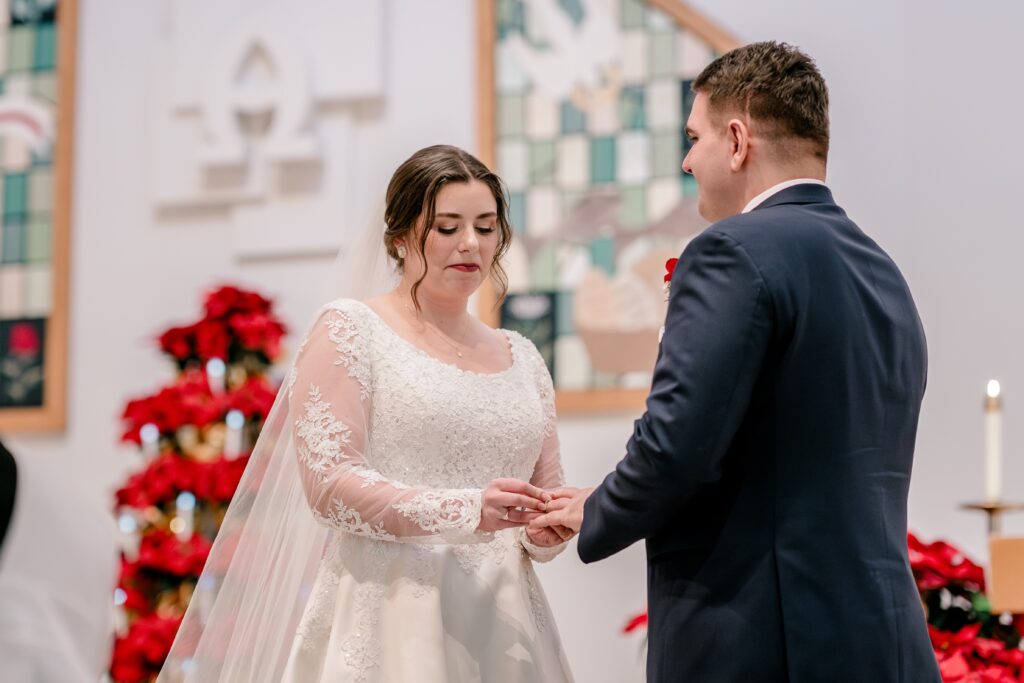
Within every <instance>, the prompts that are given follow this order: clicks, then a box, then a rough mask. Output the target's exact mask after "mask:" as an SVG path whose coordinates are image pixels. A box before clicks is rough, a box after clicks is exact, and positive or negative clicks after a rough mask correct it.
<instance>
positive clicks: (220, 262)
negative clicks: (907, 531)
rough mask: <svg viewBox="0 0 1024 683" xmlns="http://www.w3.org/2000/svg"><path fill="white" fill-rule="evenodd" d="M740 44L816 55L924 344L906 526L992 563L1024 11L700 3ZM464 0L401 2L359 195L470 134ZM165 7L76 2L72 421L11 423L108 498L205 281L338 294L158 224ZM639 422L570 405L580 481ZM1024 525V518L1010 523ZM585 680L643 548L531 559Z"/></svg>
mask: <svg viewBox="0 0 1024 683" xmlns="http://www.w3.org/2000/svg"><path fill="white" fill-rule="evenodd" d="M693 4H695V5H696V6H698V7H700V8H702V9H704V10H705V11H706V12H707V13H708V14H709V15H710V16H712V17H714V18H716V19H718V20H720V22H721V23H722V24H723V25H725V26H727V27H729V28H730V29H731V30H732V31H733V32H734V33H735V34H736V35H737V36H739V37H741V38H742V39H745V40H758V39H767V38H775V39H782V40H787V41H789V42H792V43H794V44H797V45H800V46H802V47H804V48H805V49H806V50H808V51H809V52H810V53H811V54H812V55H813V56H815V57H816V58H817V59H818V61H819V64H820V66H821V68H822V70H823V72H824V73H825V76H826V78H827V79H828V81H829V84H830V88H831V93H832V125H833V146H832V162H831V167H830V184H831V185H832V187H833V189H834V191H835V194H836V196H837V199H838V200H839V202H840V203H841V204H842V205H843V206H845V207H846V208H847V210H848V211H849V213H850V214H851V215H852V216H853V218H854V219H855V220H857V221H859V222H860V223H861V225H862V227H864V228H865V230H867V231H868V232H869V233H870V234H871V235H873V236H875V237H876V238H877V239H878V241H879V242H880V243H881V244H882V245H883V246H884V247H885V248H887V249H888V250H889V251H890V252H891V253H892V255H893V256H894V258H895V259H896V261H897V263H899V264H900V266H901V267H902V268H903V270H904V272H905V273H906V275H907V277H908V279H909V281H910V283H911V286H912V288H913V291H914V293H915V296H916V298H917V301H918V304H919V306H920V309H921V313H922V317H923V318H924V322H925V327H926V331H927V333H928V337H929V344H930V351H931V372H930V382H929V390H928V397H927V401H926V406H925V412H924V415H923V419H922V424H921V430H920V439H919V448H918V457H917V465H916V470H915V477H914V482H913V493H912V499H911V526H912V527H913V528H915V529H918V530H920V531H921V532H922V534H923V535H924V536H926V537H932V536H937V535H942V536H945V537H948V538H950V539H951V540H953V541H955V542H959V543H962V544H964V545H965V546H966V547H967V548H969V549H970V550H971V551H972V552H974V554H975V555H977V556H979V557H982V558H983V557H984V536H983V533H982V521H981V520H980V519H978V518H977V517H975V516H973V515H969V514H966V513H962V512H959V511H958V510H957V509H956V505H957V503H959V502H961V501H964V500H968V499H975V498H977V497H979V495H980V493H981V488H982V482H981V464H980V449H981V413H980V403H981V394H982V391H983V389H984V386H985V381H986V380H987V379H989V377H991V376H995V377H998V378H1000V379H1001V380H1003V383H1004V387H1005V389H1006V392H1007V403H1006V405H1007V416H1008V418H1009V419H1008V420H1007V429H1006V435H1005V441H1006V447H1007V448H1006V453H1007V460H1008V462H1007V468H1006V480H1007V486H1006V489H1007V495H1008V496H1010V497H1016V498H1017V499H1024V456H1022V455H1021V449H1022V448H1024V429H1022V428H1021V426H1020V422H1019V421H1018V420H1016V419H1015V418H1016V417H1017V416H1018V415H1021V411H1024V404H1022V402H1021V401H1020V400H1018V399H1017V398H1015V397H1017V396H1020V395H1022V394H1024V361H1022V360H1021V359H1020V357H1019V356H1020V349H1021V348H1022V344H1021V337H1022V332H1024V329H1022V328H1024V323H1022V322H1021V317H1020V315H1019V311H1020V306H1019V304H1018V302H1017V298H1018V296H1019V295H1020V294H1021V293H1022V292H1024V269H1022V268H1020V266H1019V264H1018V261H1019V254H1020V253H1021V247H1022V246H1024V237H1022V235H1021V232H1020V231H1019V229H1018V227H1019V226H1018V223H1019V221H1018V220H1017V216H1016V212H1015V211H1014V208H1015V207H1014V203H1015V201H1016V200H1017V196H1018V195H1019V191H1018V190H1017V185H1018V183H1019V182H1020V180H1021V174H1020V172H1019V170H1018V167H1017V165H1018V159H1019V158H1020V157H1021V152H1022V149H1021V146H1022V144H1024V143H1022V142H1021V140H1020V137H1019V135H1018V134H1017V128H1018V127H1019V123H1018V122H1019V121H1020V120H1021V119H1022V113H1024V111H1022V109H1024V95H1022V94H1021V92H1020V90H1019V88H1017V87H1016V86H1015V85H1014V84H1015V83H1016V82H1017V80H1018V78H1017V76H1018V74H1017V73H1016V68H1015V66H1016V65H1017V64H1019V61H1020V60H1019V56H1018V55H1017V53H1016V51H1015V49H1014V48H1015V46H1016V44H1017V35H1016V32H1017V30H1016V27H1018V26H1020V25H1021V23H1022V21H1021V20H1022V19H1024V7H1021V6H1019V5H1017V4H1016V3H1010V2H1008V1H1003V2H994V1H992V0H988V1H985V0H983V1H982V2H977V3H969V4H966V3H961V2H952V1H951V0H943V1H942V2H926V1H925V0H906V1H904V2H902V3H900V2H883V1H882V0H866V1H864V2H859V3H843V2H835V1H833V2H811V1H810V0H803V1H801V0H773V1H772V2H763V1H759V2H753V1H752V0H714V1H712V0H694V3H693ZM473 5H474V2H473V0H431V2H429V3H425V2H422V1H421V0H393V2H392V4H391V8H392V9H391V12H390V19H389V23H390V27H391V30H390V35H389V41H388V60H389V62H388V71H389V86H388V88H389V90H388V93H389V94H388V102H387V108H386V112H385V115H384V119H383V120H382V121H381V122H379V123H376V124H374V125H373V126H372V127H371V128H369V129H367V130H366V131H365V134H364V135H362V136H361V137H360V146H359V149H358V151H357V154H359V156H360V159H361V160H362V162H363V164H364V166H365V168H366V175H365V177H364V179H363V184H364V185H365V187H366V188H375V187H380V188H381V189H382V188H383V185H384V183H385V182H386V179H387V175H388V173H389V172H390V170H391V169H393V168H394V167H395V166H396V165H397V163H398V162H400V161H401V159H403V158H404V156H406V155H407V154H408V153H410V152H411V151H413V150H414V149H416V148H418V147H420V146H423V145H426V144H431V143H436V142H450V143H453V144H457V145H462V146H465V147H468V148H471V149H472V148H473V147H474V145H475V139H476V138H475V92H474V84H475V80H474V68H475V67H474V63H473V61H474V49H475V36H474V34H473V26H474V25H473V16H472V11H473ZM164 7H165V6H164V5H161V4H160V3H156V2H150V3H139V2H132V1H131V0H106V1H105V2H89V3H81V6H80V10H79V11H80V21H81V25H80V31H79V57H78V59H79V61H78V65H79V97H78V105H77V106H78V109H77V116H76V127H77V144H76V173H75V206H74V225H73V262H72V265H73V273H72V307H73V308H72V321H71V340H70V341H71V343H70V349H71V358H70V377H69V381H70V398H69V409H70V410H69V425H68V429H67V432H66V433H65V434H64V435H63V436H61V437H34V438H29V437H18V438H9V439H8V441H9V442H10V445H11V446H12V448H14V449H15V450H17V451H19V452H21V453H22V454H23V455H28V456H30V457H38V458H49V459H53V460H55V461H56V462H58V463H59V464H60V467H61V468H62V469H63V471H64V472H66V473H67V476H68V477H69V478H74V479H75V480H77V481H80V482H81V486H82V488H83V489H84V490H86V491H87V492H88V493H89V494H91V495H93V496H95V497H96V498H97V499H102V500H107V499H108V497H109V494H110V491H111V489H112V487H113V486H115V485H116V484H117V483H118V482H119V481H120V480H121V478H122V477H123V476H124V474H125V472H126V471H127V470H128V469H130V468H133V467H135V466H137V464H138V461H137V460H136V459H135V457H136V456H135V455H134V453H133V451H132V450H131V449H125V448H122V447H119V446H118V445H117V436H118V423H117V418H118V414H119V411H120V409H121V408H122V406H123V404H124V401H125V400H126V399H127V398H129V397H131V396H133V395H138V394H143V393H146V392H149V391H150V390H152V389H154V388H156V387H158V386H159V385H160V384H161V383H162V382H164V381H165V380H166V379H168V378H169V377H170V373H171V369H170V367H169V366H168V365H166V364H165V362H164V361H163V360H162V359H161V358H160V356H159V354H158V352H157V351H156V350H155V347H154V345H153V343H152V342H151V338H152V335H153V334H154V333H155V332H157V331H159V330H161V329H162V328H163V327H165V326H166V325H168V324H169V323H173V322H176V321H178V322H183V321H188V320H190V319H191V318H192V317H194V316H195V315H196V314H197V312H198V305H199V304H198V301H199V296H200V292H201V290H202V289H203V288H205V287H207V286H209V285H211V284H213V283H215V282H219V281H223V280H231V281H236V282H241V283H243V284H249V285H252V286H255V287H258V288H259V289H260V290H262V291H265V292H269V293H271V294H273V295H275V296H277V298H278V301H279V303H280V305H281V310H282V311H283V313H284V315H285V317H286V318H287V320H288V321H289V322H290V323H291V324H292V326H293V328H300V327H302V326H303V325H304V324H305V321H306V319H307V318H308V317H309V315H310V314H311V313H312V311H313V310H314V309H315V307H316V306H317V305H318V303H319V302H320V300H321V299H322V298H323V297H324V294H323V292H325V291H326V289H325V288H326V283H325V282H324V280H325V277H326V274H327V273H328V271H329V269H330V266H331V261H330V260H329V259H323V260H319V261H292V262H284V263H247V264H240V263H238V262H236V261H235V260H234V259H233V257H232V256H231V250H230V244H229V242H230V239H229V234H228V230H227V229H226V228H225V227H224V226H223V225H219V224H216V223H209V224H195V223H192V224H190V223H186V222H177V223H171V222H160V221H158V220H157V218H156V216H155V213H154V211H153V209H152V207H151V206H150V205H149V203H148V199H147V198H148V196H149V188H148V187H147V182H148V175H147V172H146V168H147V161H148V160H147V158H146V149H147V144H146V137H147V136H148V135H152V134H154V131H153V130H152V127H151V124H150V121H149V118H148V117H147V97H148V96H149V95H147V93H151V92H152V88H155V87H159V84H158V83H153V82H151V80H150V76H151V73H152V71H151V67H152V62H153V59H154V55H153V49H152V46H153V45H154V44H155V43H156V41H157V39H158V38H159V36H160V34H161V31H162V30H164V28H165V27H164V24H163V21H164V17H165V15H164V10H163V8H164ZM631 417H632V416H619V417H604V418H588V419H569V418H565V419H563V420H562V421H561V423H560V433H561V436H562V442H563V451H564V453H565V461H566V463H565V465H566V472H567V475H568V477H569V479H570V480H571V481H573V482H574V483H578V484H580V485H592V484H596V483H597V482H599V481H600V479H601V478H602V477H603V475H604V474H605V473H606V472H607V471H609V470H610V469H611V468H612V467H613V466H614V464H615V462H616V461H617V460H618V459H619V458H620V457H621V454H622V445H623V444H624V443H625V441H626V439H627V438H628V436H629V434H630V431H631ZM1009 522H1010V523H1009V525H1008V526H1009V528H1011V529H1015V530H1017V531H1022V530H1024V515H1021V516H1020V517H1018V518H1017V519H1010V520H1009ZM541 575H542V578H543V580H544V583H545V588H546V590H547V593H548V597H549V599H550V601H551V602H552V604H553V606H554V609H555V612H556V617H557V619H558V622H559V626H560V629H561V632H562V637H563V641H564V642H565V644H566V647H567V650H568V653H569V656H570V659H571V661H572V664H573V666H574V668H575V670H576V674H577V678H578V680H581V681H628V680H639V677H640V671H641V667H640V664H639V661H638V643H637V642H636V641H635V640H633V639H627V638H623V637H620V636H619V635H618V629H619V628H620V627H621V625H622V623H623V622H624V621H625V619H626V618H627V617H628V616H629V615H631V614H632V613H633V612H634V611H635V610H637V609H639V608H642V606H643V604H644V581H645V573H644V564H643V554H642V550H641V549H640V548H639V547H633V548H631V549H629V550H628V551H627V552H625V553H623V554H621V555H620V556H617V557H616V558H613V559H612V560H609V561H607V562H604V563H600V564H598V565H594V566H592V567H587V568H582V567H581V566H580V565H579V561H578V559H576V558H575V556H574V554H570V553H567V554H566V555H565V556H563V557H561V558H559V559H558V560H556V561H555V562H554V563H552V564H551V565H550V566H545V567H543V568H542V569H541Z"/></svg>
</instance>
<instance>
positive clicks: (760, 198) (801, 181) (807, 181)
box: [741, 178, 827, 213]
mask: <svg viewBox="0 0 1024 683" xmlns="http://www.w3.org/2000/svg"><path fill="white" fill-rule="evenodd" d="M794 185H825V183H823V182H822V181H820V180H818V179H817V178H793V179H792V180H784V181H782V182H781V183H779V184H778V185H772V186H771V187H769V188H768V189H767V190H765V191H764V192H762V193H761V194H759V195H757V196H756V197H754V198H753V199H751V200H750V201H749V202H747V205H746V206H745V207H743V211H742V212H741V213H750V212H751V211H753V210H754V209H756V208H757V207H759V206H761V204H763V203H764V201H765V200H766V199H768V198H769V197H771V196H773V195H775V194H778V193H779V192H782V191H783V190H785V189H786V188H789V187H793V186H794ZM826 187H827V185H826Z"/></svg>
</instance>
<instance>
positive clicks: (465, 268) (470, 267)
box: [448, 263, 480, 273]
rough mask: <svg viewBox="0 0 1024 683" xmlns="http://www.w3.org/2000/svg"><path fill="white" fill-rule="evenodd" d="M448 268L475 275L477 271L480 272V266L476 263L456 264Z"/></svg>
mask: <svg viewBox="0 0 1024 683" xmlns="http://www.w3.org/2000/svg"><path fill="white" fill-rule="evenodd" d="M448 267H449V268H454V269H455V270H460V271H462V272H463V273H475V272H476V271H478V270H480V266H478V265H477V264H475V263H456V264H455V265H454V266H448Z"/></svg>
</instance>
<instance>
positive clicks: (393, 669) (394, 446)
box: [284, 299, 572, 683]
mask: <svg viewBox="0 0 1024 683" xmlns="http://www.w3.org/2000/svg"><path fill="white" fill-rule="evenodd" d="M505 334H506V336H507V338H508V342H509V348H510V351H511V358H512V363H511V366H510V367H508V369H506V370H504V371H501V372H496V373H493V374H483V373H475V372H470V371H467V370H463V369H460V368H458V367H456V366H454V365H451V364H449V363H446V362H444V361H441V360H440V359H438V358H435V357H434V356H432V355H430V354H428V353H427V352H425V351H424V350H422V349H420V348H419V347H416V346H414V345H413V344H412V343H411V342H410V341H408V340H406V339H404V338H403V337H401V336H399V334H398V333H397V332H396V331H395V330H393V329H392V328H391V327H389V326H388V324H386V323H385V322H384V320H383V319H381V318H380V317H379V316H378V315H377V314H376V312H374V311H373V309H371V308H370V307H368V306H367V305H366V304H363V303H361V302H358V301H354V300H350V299H340V300H338V301H336V302H334V303H332V304H330V305H329V306H327V307H326V308H325V309H324V312H323V313H322V315H321V316H320V318H319V320H318V321H317V323H316V324H315V326H314V328H313V331H312V332H311V333H310V335H309V337H308V338H307V340H306V341H305V342H304V343H303V347H302V349H301V350H300V352H299V357H298V360H297V362H296V366H295V369H294V370H293V371H292V374H291V376H290V377H289V379H288V383H289V384H288V392H289V394H288V396H289V402H290V406H291V414H292V415H293V416H295V420H294V425H293V437H294V441H295V444H296V451H297V454H298V460H299V467H300V470H301V473H302V474H301V476H302V484H303V489H304V492H305V495H306V498H307V500H308V503H309V507H310V510H311V511H312V514H313V515H314V516H315V517H316V518H317V519H318V520H319V521H320V522H321V523H323V524H325V525H327V526H328V527H329V528H330V529H331V536H330V538H329V540H328V542H327V546H326V551H325V553H324V556H323V559H322V561H321V564H320V567H319V571H318V573H317V577H316V581H315V583H314V585H313V587H312V592H311V593H310V596H309V600H308V602H307V603H306V607H305V611H304V612H303V614H302V619H301V622H300V625H299V629H298V634H297V637H296V638H295V641H294V645H293V647H292V650H291V654H290V656H289V658H288V663H287V666H286V669H285V675H284V680H285V681H289V682H295V683H299V682H302V683H309V682H312V681H331V682H339V683H340V682H343V681H346V682H347V681H353V682H357V683H374V682H381V681H389V682H404V681H416V682H417V683H453V682H461V681H485V682H490V681H494V682H500V683H510V682H516V681H523V682H527V681H529V682H531V683H532V682H547V681H571V680H572V675H571V673H570V671H569V667H568V665H567V664H566V660H565V656H564V653H563V652H562V648H561V644H560V642H559V637H558V631H557V629H556V627H555V623H554V620H553V618H552V616H551V612H550V609H549V607H548V603H547V600H546V598H545V596H544V593H543V591H542V590H541V587H540V584H539V583H538V580H537V576H536V574H535V573H534V570H533V566H532V563H533V561H535V560H536V561H546V560H549V559H551V558H552V557H554V556H555V555H557V554H558V552H560V551H561V549H562V547H563V546H558V547H556V548H552V549H544V548H537V547H534V546H532V545H531V544H530V543H529V542H528V541H527V540H526V537H525V534H523V532H522V530H520V529H515V530H506V531H500V532H497V533H494V534H484V533H477V532H476V531H475V529H476V526H477V524H478V523H479V520H480V499H481V490H482V489H483V488H484V487H486V486H487V485H488V483H489V482H490V481H491V480H492V479H495V478H500V477H514V478H517V479H523V480H529V481H532V482H533V483H534V484H536V485H537V486H540V487H544V488H549V487H553V486H557V485H560V484H562V472H561V464H560V460H559V452H558V437H557V435H556V432H555V412H554V396H553V390H552V385H551V378H550V376H549V374H548V371H547V368H546V367H545V365H544V363H543V361H542V359H541V357H540V354H538V353H537V350H536V348H535V347H534V346H533V345H532V344H531V343H530V342H529V341H527V340H526V339H525V338H524V337H522V336H520V335H518V334H516V333H514V332H505Z"/></svg>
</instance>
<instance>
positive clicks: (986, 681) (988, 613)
mask: <svg viewBox="0 0 1024 683" xmlns="http://www.w3.org/2000/svg"><path fill="white" fill-rule="evenodd" d="M907 550H908V554H909V559H910V568H911V570H912V571H913V573H914V580H915V582H916V583H917V589H918V592H919V593H920V594H921V602H922V603H923V606H924V609H925V612H926V614H927V619H928V635H929V636H930V638H931V642H932V648H933V649H934V650H935V657H936V659H937V660H938V662H939V671H940V672H941V674H942V680H943V681H947V682H948V683H1024V650H1022V649H1021V644H1022V641H1021V634H1022V633H1024V615H1008V614H1002V615H1000V614H993V613H992V610H991V608H990V606H989V602H988V598H986V597H985V592H984V591H985V571H984V569H982V568H981V566H979V565H978V564H976V563H975V562H973V561H972V560H971V559H970V558H969V557H967V556H966V555H965V554H964V553H963V552H961V551H960V550H958V549H957V548H955V547H954V546H952V545H950V544H949V543H946V542H945V541H935V542H933V543H922V542H921V541H920V540H918V538H917V537H916V536H915V535H914V534H912V533H911V534H907ZM646 627H647V612H646V611H644V612H641V613H640V614H637V615H636V616H633V617H631V618H630V619H629V621H628V622H627V623H626V625H625V626H624V627H623V629H622V632H623V633H626V634H629V633H632V632H634V631H637V630H640V629H645V628H646Z"/></svg>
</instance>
